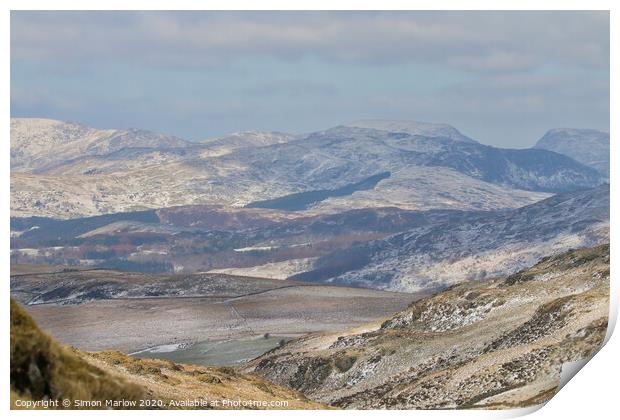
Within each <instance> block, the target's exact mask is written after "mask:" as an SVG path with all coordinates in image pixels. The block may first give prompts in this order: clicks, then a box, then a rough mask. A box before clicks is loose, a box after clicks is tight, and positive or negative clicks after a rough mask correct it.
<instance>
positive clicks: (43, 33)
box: [11, 12, 609, 72]
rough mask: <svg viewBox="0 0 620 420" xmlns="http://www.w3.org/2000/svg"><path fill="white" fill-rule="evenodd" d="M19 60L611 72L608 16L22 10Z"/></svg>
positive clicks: (17, 21) (14, 40) (16, 25)
mask: <svg viewBox="0 0 620 420" xmlns="http://www.w3.org/2000/svg"><path fill="white" fill-rule="evenodd" d="M11 23H12V26H11V44H12V45H11V46H12V55H13V58H15V59H24V60H27V59H32V60H46V59H50V58H53V59H57V58H58V57H63V58H65V59H67V60H76V61H83V60H105V59H116V58H118V57H120V56H122V57H124V58H127V59H130V60H142V61H146V62H152V63H161V64H166V63H168V64H170V63H174V65H175V66H184V65H185V66H200V65H208V64H213V63H215V64H222V61H226V60H228V59H230V58H233V57H236V56H238V55H239V54H256V55H269V56H274V57H278V58H282V59H297V58H300V57H303V56H308V55H312V56H316V57H319V58H322V59H326V60H335V61H344V62H360V63H366V64H383V63H399V62H403V61H408V60H411V59H412V58H414V59H417V60H421V61H424V60H427V61H431V62H437V63H441V64H446V65H449V66H452V67H454V68H457V69H463V70H468V71H473V72H488V71H499V72H502V71H522V70H525V69H529V68H532V67H535V66H538V65H541V64H543V63H549V62H552V63H560V64H565V65H572V66H584V67H606V66H608V64H609V53H608V50H609V14H608V13H607V12H381V13H380V12H245V13H239V12H174V13H172V12H13V13H12V19H11Z"/></svg>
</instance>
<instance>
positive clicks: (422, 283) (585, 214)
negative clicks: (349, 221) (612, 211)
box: [292, 185, 609, 292]
mask: <svg viewBox="0 0 620 420" xmlns="http://www.w3.org/2000/svg"><path fill="white" fill-rule="evenodd" d="M606 242H609V185H604V186H601V187H597V188H594V189H591V190H585V191H577V192H570V193H563V194H558V195H555V196H553V197H551V198H547V199H545V200H542V201H540V202H537V203H534V204H531V205H529V206H525V207H521V208H518V209H514V210H506V211H497V212H494V214H481V215H472V216H470V217H467V218H466V219H457V220H454V221H447V222H440V223H439V224H435V225H433V224H428V225H425V226H420V227H417V228H415V229H411V230H408V231H405V232H402V233H398V234H395V235H392V236H390V237H388V238H385V239H380V240H376V241H371V242H367V243H365V244H362V245H359V246H357V247H351V248H350V249H347V250H343V251H339V252H337V253H334V254H332V255H330V256H326V257H321V258H319V259H318V260H317V261H315V262H314V270H312V271H309V272H307V273H303V274H299V275H295V276H293V277H292V278H294V279H297V280H309V279H314V280H315V281H317V280H323V281H327V282H335V283H339V284H346V285H356V286H367V287H373V288H382V289H386V290H392V291H407V292H417V291H421V290H433V289H442V288H445V287H447V286H450V285H452V284H456V283H459V282H463V281H467V280H473V279H482V278H487V277H493V276H498V275H504V274H511V273H514V272H515V271H517V270H520V269H522V268H525V267H528V266H531V265H533V264H534V263H536V262H537V261H538V260H540V259H541V258H542V257H544V256H547V255H554V254H558V253H561V252H565V251H567V250H569V249H576V248H583V247H589V246H595V245H599V244H602V243H606Z"/></svg>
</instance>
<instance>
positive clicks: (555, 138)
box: [534, 128, 609, 179]
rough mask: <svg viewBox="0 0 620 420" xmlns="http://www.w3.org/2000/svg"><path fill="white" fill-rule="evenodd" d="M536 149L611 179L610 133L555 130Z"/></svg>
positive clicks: (548, 133) (583, 130)
mask: <svg viewBox="0 0 620 420" xmlns="http://www.w3.org/2000/svg"><path fill="white" fill-rule="evenodd" d="M534 148H536V149H545V150H551V151H552V152H556V153H561V154H563V155H566V156H569V157H571V158H573V159H575V160H576V161H577V162H580V163H583V164H584V165H587V166H590V167H592V168H594V169H596V170H597V171H599V172H600V174H601V175H603V176H605V177H606V178H608V179H609V133H608V132H605V131H598V130H586V129H576V128H555V129H553V130H549V131H548V132H547V133H546V134H545V135H544V136H543V137H542V138H541V139H540V140H538V142H537V143H536V146H534Z"/></svg>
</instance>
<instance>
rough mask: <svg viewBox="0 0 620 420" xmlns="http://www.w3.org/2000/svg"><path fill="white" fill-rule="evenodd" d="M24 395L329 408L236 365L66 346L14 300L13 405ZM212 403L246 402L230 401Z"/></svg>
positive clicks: (174, 404) (29, 397)
mask: <svg viewBox="0 0 620 420" xmlns="http://www.w3.org/2000/svg"><path fill="white" fill-rule="evenodd" d="M18 399H19V400H32V401H40V400H46V399H49V400H63V399H69V400H71V401H75V400H84V401H101V402H102V403H103V404H104V405H103V406H102V407H97V408H112V407H110V406H109V405H108V406H106V405H105V401H106V400H112V401H122V400H124V401H135V402H136V405H135V407H136V408H141V407H140V401H141V400H149V401H150V400H160V401H161V402H163V404H162V405H161V406H160V407H159V408H188V403H187V402H189V407H191V404H192V403H193V401H194V400H195V399H200V400H205V401H222V400H230V401H239V400H240V401H250V400H252V401H267V402H269V401H279V402H282V401H284V402H285V403H284V404H285V405H286V406H278V407H263V408H297V409H302V408H305V409H311V408H321V407H324V406H323V405H321V404H316V403H313V402H311V401H308V400H306V399H305V398H304V397H302V396H301V395H300V394H298V393H297V392H295V391H291V390H288V389H286V388H283V387H281V386H278V385H274V384H271V383H268V382H266V381H264V380H262V379H259V378H256V377H254V376H251V375H242V374H238V373H236V372H235V371H234V370H232V369H230V368H209V367H202V366H190V365H180V364H175V363H172V362H168V361H162V360H138V359H135V358H132V357H129V356H126V355H124V354H122V353H120V352H116V351H108V352H96V353H85V352H80V351H78V350H76V349H73V348H70V347H65V346H62V345H60V344H58V343H57V342H56V341H54V340H53V339H52V338H50V337H49V336H48V335H46V334H45V333H44V332H42V331H41V330H40V329H39V328H38V327H37V325H36V324H35V322H34V320H33V319H32V318H31V317H30V315H28V313H27V312H26V311H25V310H24V309H23V308H21V307H20V306H19V304H17V303H16V302H15V301H14V300H13V299H11V407H12V408H19V407H17V406H16V401H17V400H18ZM156 405H157V404H156ZM131 407H132V406H131V405H129V406H126V407H125V408H131ZM59 408H62V406H60V407H59ZM71 408H75V407H71ZM142 408H144V407H142ZM146 408H158V407H146ZM203 408H209V407H203ZM211 408H244V407H243V406H234V405H233V404H230V405H220V406H217V407H211ZM255 408H261V407H255Z"/></svg>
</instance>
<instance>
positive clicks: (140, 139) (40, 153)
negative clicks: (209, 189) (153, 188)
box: [11, 118, 190, 171]
mask: <svg viewBox="0 0 620 420" xmlns="http://www.w3.org/2000/svg"><path fill="white" fill-rule="evenodd" d="M189 144H190V143H188V142H186V141H185V140H181V139H179V138H176V137H172V136H166V135H163V134H158V133H153V132H150V131H145V130H138V129H126V130H116V129H109V130H100V129H96V128H91V127H87V126H85V125H82V124H76V123H72V122H64V121H58V120H50V119H43V118H11V169H12V170H18V171H35V170H40V169H43V168H46V167H49V166H53V165H55V164H60V163H63V162H66V161H68V160H71V159H75V158H78V157H82V156H84V155H104V154H108V153H111V152H114V151H118V150H121V149H124V148H131V147H145V148H153V149H158V148H174V147H186V146H188V145H189Z"/></svg>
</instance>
